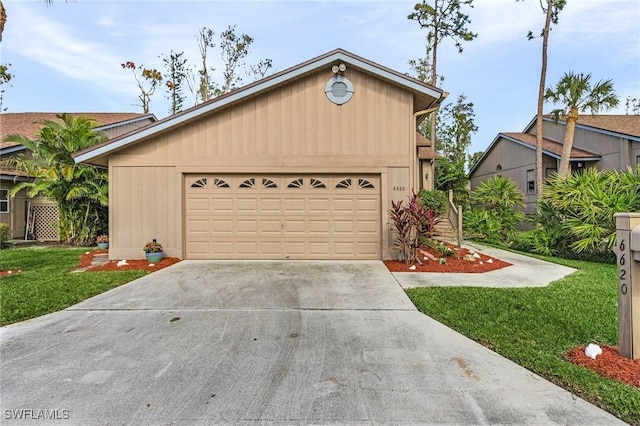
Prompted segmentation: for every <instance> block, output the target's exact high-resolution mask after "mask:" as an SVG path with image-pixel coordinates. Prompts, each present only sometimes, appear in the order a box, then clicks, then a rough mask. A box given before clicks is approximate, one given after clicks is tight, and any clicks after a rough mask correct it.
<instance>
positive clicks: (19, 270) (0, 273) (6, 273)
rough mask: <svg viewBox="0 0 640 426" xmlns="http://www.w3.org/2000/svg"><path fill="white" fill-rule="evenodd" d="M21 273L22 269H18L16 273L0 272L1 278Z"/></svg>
mask: <svg viewBox="0 0 640 426" xmlns="http://www.w3.org/2000/svg"><path fill="white" fill-rule="evenodd" d="M20 273H22V269H16V270H15V271H0V278H1V277H6V276H11V275H18V274H20Z"/></svg>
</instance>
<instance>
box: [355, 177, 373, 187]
mask: <svg viewBox="0 0 640 426" xmlns="http://www.w3.org/2000/svg"><path fill="white" fill-rule="evenodd" d="M358 186H359V187H360V188H362V189H375V186H373V184H372V183H371V182H369V181H368V180H366V179H358Z"/></svg>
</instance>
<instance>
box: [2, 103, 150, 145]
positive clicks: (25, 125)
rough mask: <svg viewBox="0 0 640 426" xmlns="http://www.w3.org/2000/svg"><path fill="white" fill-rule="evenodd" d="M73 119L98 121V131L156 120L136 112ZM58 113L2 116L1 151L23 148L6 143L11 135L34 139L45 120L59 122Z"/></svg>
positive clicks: (110, 113)
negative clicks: (136, 122)
mask: <svg viewBox="0 0 640 426" xmlns="http://www.w3.org/2000/svg"><path fill="white" fill-rule="evenodd" d="M70 115H71V116H73V117H80V116H82V117H87V118H91V119H93V120H95V121H96V123H97V127H96V130H98V131H100V130H106V129H108V128H110V127H113V126H119V125H123V124H126V123H127V122H135V121H138V120H143V119H147V118H152V119H153V120H155V119H156V118H155V116H154V115H153V114H141V113H135V112H72V113H70ZM57 116H58V113H55V112H5V113H2V114H0V149H2V150H5V149H6V148H11V147H21V146H22V145H20V144H19V143H18V142H5V140H4V139H5V138H6V137H7V136H9V135H13V134H17V135H21V136H25V137H28V138H33V137H35V136H36V134H37V133H38V130H40V128H41V127H42V122H43V121H45V120H53V121H58V120H59V119H58V117H57Z"/></svg>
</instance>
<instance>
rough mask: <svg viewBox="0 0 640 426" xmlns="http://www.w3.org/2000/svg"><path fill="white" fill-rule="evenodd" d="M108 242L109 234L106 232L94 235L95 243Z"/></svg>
mask: <svg viewBox="0 0 640 426" xmlns="http://www.w3.org/2000/svg"><path fill="white" fill-rule="evenodd" d="M108 242H109V236H108V235H106V234H102V235H98V236H97V237H96V243H98V244H103V243H108Z"/></svg>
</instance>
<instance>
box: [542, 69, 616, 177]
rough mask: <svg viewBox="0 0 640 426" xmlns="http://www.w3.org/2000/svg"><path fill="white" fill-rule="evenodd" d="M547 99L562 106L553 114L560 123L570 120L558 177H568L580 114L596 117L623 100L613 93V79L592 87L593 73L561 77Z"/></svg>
mask: <svg viewBox="0 0 640 426" xmlns="http://www.w3.org/2000/svg"><path fill="white" fill-rule="evenodd" d="M544 98H545V100H548V101H552V102H553V103H554V104H561V105H562V108H558V109H555V110H553V111H552V112H551V114H552V115H553V118H554V119H555V120H556V121H558V119H559V118H562V119H564V120H565V121H566V128H565V134H564V141H563V145H562V158H561V159H560V168H559V169H558V175H560V177H567V176H569V173H570V168H569V159H570V158H571V149H572V147H573V135H574V133H575V130H576V123H577V122H578V117H579V114H580V113H584V112H586V111H590V112H591V113H592V114H596V113H598V112H599V111H601V110H608V109H610V108H615V107H616V106H618V103H619V99H618V96H617V95H616V93H615V91H614V90H613V82H612V81H611V80H606V81H598V82H597V83H596V84H595V85H593V86H592V85H591V74H586V75H585V74H582V73H580V74H574V73H573V72H571V71H569V72H568V73H565V74H564V75H563V76H562V77H561V78H560V80H559V81H558V83H557V84H556V87H555V88H551V87H548V88H547V90H546V91H545V93H544Z"/></svg>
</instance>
